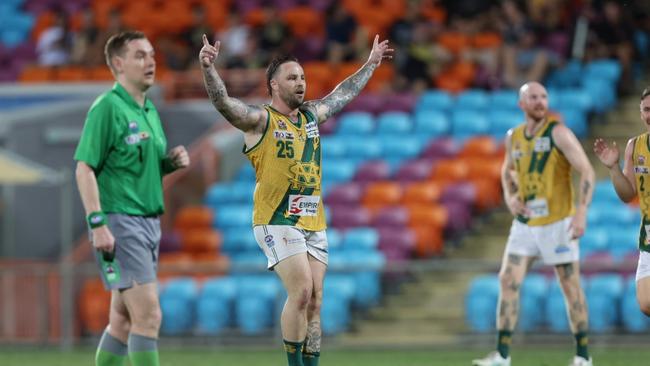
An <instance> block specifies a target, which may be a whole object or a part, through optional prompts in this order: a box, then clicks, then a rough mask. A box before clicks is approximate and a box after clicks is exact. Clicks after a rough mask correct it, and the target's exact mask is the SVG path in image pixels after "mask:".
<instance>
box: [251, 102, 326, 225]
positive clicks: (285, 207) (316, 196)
mask: <svg viewBox="0 0 650 366" xmlns="http://www.w3.org/2000/svg"><path fill="white" fill-rule="evenodd" d="M264 109H266V111H267V112H268V120H267V123H266V129H265V130H264V134H263V135H262V138H261V139H260V141H259V142H258V143H257V144H256V145H255V146H253V147H251V148H249V149H248V150H246V149H244V154H246V156H247V157H248V159H249V160H250V161H251V163H252V164H253V167H254V168H255V181H256V183H257V184H256V186H255V195H254V197H253V225H291V226H296V227H298V228H301V229H304V230H310V231H320V230H325V228H326V223H325V211H324V209H323V200H322V197H321V146H320V137H319V134H318V121H317V120H316V118H315V116H314V115H313V114H312V113H310V112H309V111H306V110H301V111H299V112H298V120H297V122H294V121H291V119H289V117H287V116H286V115H284V114H282V113H280V112H278V111H276V110H275V109H273V107H271V106H268V105H265V106H264Z"/></svg>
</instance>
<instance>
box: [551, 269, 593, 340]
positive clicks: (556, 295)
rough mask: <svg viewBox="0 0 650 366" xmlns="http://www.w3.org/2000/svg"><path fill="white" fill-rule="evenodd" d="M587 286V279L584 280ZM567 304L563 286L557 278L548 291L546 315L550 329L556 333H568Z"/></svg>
mask: <svg viewBox="0 0 650 366" xmlns="http://www.w3.org/2000/svg"><path fill="white" fill-rule="evenodd" d="M582 283H583V286H585V285H584V284H585V281H582ZM566 314H567V312H566V306H565V304H564V296H563V295H562V288H561V287H560V284H559V283H558V281H557V280H553V281H551V283H550V287H549V290H548V293H547V295H546V308H545V309H544V315H545V318H546V324H547V325H548V327H549V330H550V331H552V332H555V333H566V332H568V331H569V319H568V317H567V315H566Z"/></svg>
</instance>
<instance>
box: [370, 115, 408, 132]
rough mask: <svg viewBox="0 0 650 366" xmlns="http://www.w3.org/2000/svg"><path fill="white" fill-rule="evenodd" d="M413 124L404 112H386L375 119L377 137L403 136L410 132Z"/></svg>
mask: <svg viewBox="0 0 650 366" xmlns="http://www.w3.org/2000/svg"><path fill="white" fill-rule="evenodd" d="M412 128H413V123H412V122H411V117H410V116H409V115H408V114H407V113H405V112H386V113H382V114H380V115H379V116H378V117H377V134H379V135H390V136H395V137H397V136H396V135H405V134H408V133H410V132H411V129H412Z"/></svg>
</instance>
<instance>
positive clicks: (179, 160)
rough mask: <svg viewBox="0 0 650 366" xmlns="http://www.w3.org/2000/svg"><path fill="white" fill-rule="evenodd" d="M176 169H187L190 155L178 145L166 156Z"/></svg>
mask: <svg viewBox="0 0 650 366" xmlns="http://www.w3.org/2000/svg"><path fill="white" fill-rule="evenodd" d="M167 156H168V157H169V159H170V160H171V162H172V165H173V166H174V168H176V169H180V168H187V167H188V166H189V165H190V155H189V154H188V153H187V150H185V147H184V146H182V145H180V146H176V147H175V148H173V149H171V150H169V153H168V154H167Z"/></svg>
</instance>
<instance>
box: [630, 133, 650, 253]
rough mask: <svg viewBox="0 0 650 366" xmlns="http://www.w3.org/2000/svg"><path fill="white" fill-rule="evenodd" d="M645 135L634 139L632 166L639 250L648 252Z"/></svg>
mask: <svg viewBox="0 0 650 366" xmlns="http://www.w3.org/2000/svg"><path fill="white" fill-rule="evenodd" d="M648 139H649V137H648V134H647V133H644V134H643V135H640V136H637V137H636V138H635V139H634V150H633V153H632V164H634V179H635V180H636V191H637V194H638V195H639V205H640V209H641V217H642V218H641V228H640V230H639V249H640V250H643V251H646V252H650V189H649V187H648V183H650V182H648V178H650V176H649V173H650V171H649V169H650V168H648V164H649V163H650V146H649V143H650V141H648Z"/></svg>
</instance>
